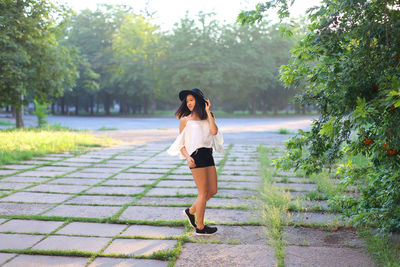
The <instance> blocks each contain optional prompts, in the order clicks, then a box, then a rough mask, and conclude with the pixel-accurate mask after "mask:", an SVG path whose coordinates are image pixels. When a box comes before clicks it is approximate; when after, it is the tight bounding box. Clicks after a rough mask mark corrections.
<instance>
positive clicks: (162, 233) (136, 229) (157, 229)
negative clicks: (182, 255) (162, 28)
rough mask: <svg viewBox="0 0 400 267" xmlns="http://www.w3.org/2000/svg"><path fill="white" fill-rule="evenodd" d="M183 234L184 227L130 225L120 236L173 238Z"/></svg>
mask: <svg viewBox="0 0 400 267" xmlns="http://www.w3.org/2000/svg"><path fill="white" fill-rule="evenodd" d="M184 233H185V228H184V227H169V226H151V225H131V226H129V228H128V229H127V230H126V231H125V232H123V233H122V234H121V236H145V237H154V238H161V237H174V236H180V235H182V234H184Z"/></svg>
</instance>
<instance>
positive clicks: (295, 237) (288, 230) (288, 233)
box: [283, 227, 364, 248]
mask: <svg viewBox="0 0 400 267" xmlns="http://www.w3.org/2000/svg"><path fill="white" fill-rule="evenodd" d="M283 238H284V240H285V241H286V242H287V243H288V244H289V245H297V246H311V247H337V248H340V247H352V248H355V247H356V248H361V247H363V245H364V241H363V240H362V239H361V238H359V237H358V236H357V234H356V231H355V230H353V229H339V230H337V231H324V230H322V229H314V228H304V227H285V228H284V232H283Z"/></svg>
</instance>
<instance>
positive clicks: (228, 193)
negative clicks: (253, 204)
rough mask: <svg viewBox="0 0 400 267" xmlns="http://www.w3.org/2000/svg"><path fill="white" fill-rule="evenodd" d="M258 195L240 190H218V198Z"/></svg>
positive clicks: (250, 191) (251, 191)
mask: <svg viewBox="0 0 400 267" xmlns="http://www.w3.org/2000/svg"><path fill="white" fill-rule="evenodd" d="M257 194H258V193H257V192H255V191H253V190H240V189H218V192H217V195H218V196H228V197H249V196H256V195H257Z"/></svg>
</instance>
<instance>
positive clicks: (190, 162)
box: [179, 118, 196, 168]
mask: <svg viewBox="0 0 400 267" xmlns="http://www.w3.org/2000/svg"><path fill="white" fill-rule="evenodd" d="M186 123H187V118H182V119H181V123H180V124H179V133H181V132H182V131H183V129H185V127H186ZM181 153H182V155H183V156H184V157H185V158H186V160H187V164H188V166H189V168H193V167H196V164H195V163H194V159H193V158H192V157H191V156H190V155H189V153H188V152H187V150H186V147H182V148H181Z"/></svg>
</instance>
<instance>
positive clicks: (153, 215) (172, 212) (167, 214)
mask: <svg viewBox="0 0 400 267" xmlns="http://www.w3.org/2000/svg"><path fill="white" fill-rule="evenodd" d="M120 218H121V219H123V220H147V221H157V220H168V221H175V220H183V219H184V217H183V214H182V208H181V207H144V206H130V207H128V208H127V209H126V210H125V211H124V212H123V213H122V214H121V216H120Z"/></svg>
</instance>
